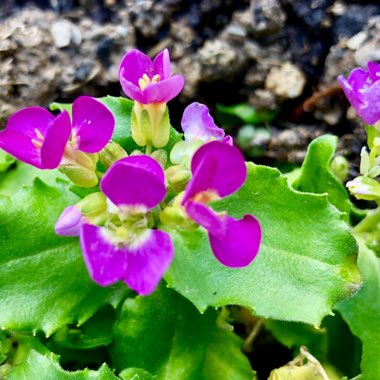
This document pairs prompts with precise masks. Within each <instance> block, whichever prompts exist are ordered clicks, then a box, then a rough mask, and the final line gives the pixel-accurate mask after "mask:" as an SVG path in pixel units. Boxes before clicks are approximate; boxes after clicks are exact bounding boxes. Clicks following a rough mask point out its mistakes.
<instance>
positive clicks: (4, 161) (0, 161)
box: [0, 149, 16, 173]
mask: <svg viewBox="0 0 380 380" xmlns="http://www.w3.org/2000/svg"><path fill="white" fill-rule="evenodd" d="M14 162H16V159H14V158H13V157H12V156H10V155H9V154H8V153H6V152H4V151H3V150H2V149H0V173H3V172H6V171H7V170H8V169H9V167H10V166H11V165H12V164H13V163H14Z"/></svg>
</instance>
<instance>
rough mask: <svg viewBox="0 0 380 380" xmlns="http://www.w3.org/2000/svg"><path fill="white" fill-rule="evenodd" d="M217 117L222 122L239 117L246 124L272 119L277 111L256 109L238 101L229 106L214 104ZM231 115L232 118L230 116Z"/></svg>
mask: <svg viewBox="0 0 380 380" xmlns="http://www.w3.org/2000/svg"><path fill="white" fill-rule="evenodd" d="M216 111H217V114H216V115H217V119H218V120H220V121H222V122H225V121H226V122H227V123H228V121H233V120H234V119H233V118H235V119H238V120H239V119H240V120H241V121H243V122H244V123H246V124H254V125H256V124H263V123H267V122H270V121H272V120H273V119H274V118H275V117H276V115H277V113H278V112H277V111H258V110H256V109H255V108H253V107H252V106H250V105H249V104H246V103H239V104H234V105H230V106H224V105H222V104H217V105H216ZM231 117H233V118H231Z"/></svg>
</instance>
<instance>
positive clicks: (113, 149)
mask: <svg viewBox="0 0 380 380" xmlns="http://www.w3.org/2000/svg"><path fill="white" fill-rule="evenodd" d="M127 156H128V153H127V152H126V151H125V150H124V149H123V148H122V147H121V146H120V145H119V144H118V143H116V142H114V141H111V142H109V143H108V144H107V145H106V146H105V147H104V148H103V149H102V150H101V151H100V152H99V159H100V161H101V163H102V164H103V165H104V166H105V168H107V169H108V168H109V167H110V166H111V165H112V164H113V163H114V162H116V161H118V160H120V159H122V158H124V157H127Z"/></svg>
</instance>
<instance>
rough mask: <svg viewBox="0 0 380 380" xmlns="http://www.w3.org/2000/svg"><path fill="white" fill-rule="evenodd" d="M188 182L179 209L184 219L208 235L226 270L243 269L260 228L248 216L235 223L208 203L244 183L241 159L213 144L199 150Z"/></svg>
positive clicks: (258, 238)
mask: <svg viewBox="0 0 380 380" xmlns="http://www.w3.org/2000/svg"><path fill="white" fill-rule="evenodd" d="M191 172H192V175H193V177H192V179H191V180H190V182H189V183H188V185H187V187H186V189H185V194H184V198H183V200H182V205H183V206H184V207H185V209H186V213H187V214H188V216H189V217H190V218H191V219H193V220H194V221H195V222H196V223H197V224H199V225H200V226H202V227H203V228H205V229H206V230H207V231H208V235H209V239H210V244H211V248H212V250H213V252H214V254H215V256H216V258H217V259H218V260H219V261H220V262H221V263H222V264H224V265H226V266H229V267H244V266H247V265H249V264H250V263H251V262H252V260H253V259H254V258H255V257H256V255H257V253H258V250H259V247H260V241H261V227H260V224H259V222H258V221H257V219H256V218H255V217H253V216H252V215H244V217H243V218H242V219H240V220H236V219H234V218H232V217H230V216H228V215H225V213H217V212H215V211H214V210H213V209H212V208H211V207H210V206H208V205H207V203H208V202H210V201H213V200H217V199H220V198H224V197H226V196H228V195H230V194H232V193H234V192H235V191H237V190H238V189H239V188H240V187H241V186H242V185H243V183H244V182H245V180H246V176H247V169H246V166H245V162H244V157H243V156H242V154H241V153H240V151H239V150H238V149H237V148H235V147H234V146H230V145H227V144H224V143H222V142H219V141H213V142H210V143H208V144H205V145H203V146H202V147H200V148H199V149H198V150H197V151H196V153H195V154H194V156H193V159H192V161H191Z"/></svg>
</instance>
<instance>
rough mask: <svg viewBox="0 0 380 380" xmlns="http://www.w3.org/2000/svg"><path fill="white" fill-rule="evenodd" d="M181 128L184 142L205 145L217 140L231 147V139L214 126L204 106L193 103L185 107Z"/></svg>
mask: <svg viewBox="0 0 380 380" xmlns="http://www.w3.org/2000/svg"><path fill="white" fill-rule="evenodd" d="M181 126H182V130H183V134H184V137H185V141H188V142H191V141H196V140H201V141H203V142H205V143H206V142H210V141H213V140H217V141H222V142H224V143H226V144H229V145H232V137H231V136H226V134H225V133H224V130H223V129H222V128H219V127H218V126H217V125H216V124H215V122H214V119H213V118H212V116H211V115H210V113H209V110H208V108H207V107H206V106H205V105H204V104H201V103H198V102H194V103H191V104H190V105H189V106H187V107H186V108H185V111H184V112H183V116H182V121H181Z"/></svg>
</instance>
